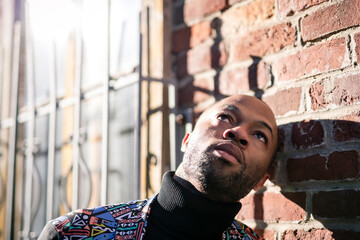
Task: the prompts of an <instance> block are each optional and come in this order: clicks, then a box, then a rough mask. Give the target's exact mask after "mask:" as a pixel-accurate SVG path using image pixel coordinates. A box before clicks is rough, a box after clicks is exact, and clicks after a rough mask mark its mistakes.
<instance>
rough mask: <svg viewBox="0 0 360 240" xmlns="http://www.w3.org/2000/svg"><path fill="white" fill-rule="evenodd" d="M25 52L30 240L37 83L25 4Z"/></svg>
mask: <svg viewBox="0 0 360 240" xmlns="http://www.w3.org/2000/svg"><path fill="white" fill-rule="evenodd" d="M25 23H26V27H25V44H26V46H25V51H26V68H25V69H26V82H27V95H28V104H27V105H28V109H29V113H30V114H29V120H28V127H27V141H26V151H25V159H26V175H25V204H24V205H25V206H24V228H23V234H24V238H25V239H28V238H29V234H30V231H31V214H32V212H31V206H32V196H33V191H32V189H33V182H32V180H33V177H32V176H33V169H34V138H35V86H34V85H35V82H34V61H33V46H32V37H31V26H30V23H29V5H28V4H25Z"/></svg>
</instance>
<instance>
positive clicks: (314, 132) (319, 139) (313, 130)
mask: <svg viewBox="0 0 360 240" xmlns="http://www.w3.org/2000/svg"><path fill="white" fill-rule="evenodd" d="M323 142H324V129H323V126H322V125H321V123H320V122H319V121H313V120H310V121H302V122H300V123H295V124H293V127H292V133H291V143H292V145H293V146H294V147H295V148H297V149H299V148H305V149H306V148H309V147H313V146H319V145H320V144H322V143H323Z"/></svg>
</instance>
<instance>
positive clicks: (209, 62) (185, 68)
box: [176, 42, 228, 78]
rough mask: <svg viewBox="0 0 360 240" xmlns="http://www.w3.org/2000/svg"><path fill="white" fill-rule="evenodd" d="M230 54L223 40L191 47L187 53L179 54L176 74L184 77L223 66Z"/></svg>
mask: <svg viewBox="0 0 360 240" xmlns="http://www.w3.org/2000/svg"><path fill="white" fill-rule="evenodd" d="M227 58H228V54H227V51H226V48H225V44H224V43H223V42H220V43H215V44H213V45H210V46H209V45H200V46H197V47H195V48H192V49H190V50H189V51H188V52H187V53H186V54H184V53H183V52H182V53H180V54H178V56H177V59H176V76H177V77H178V78H183V77H185V76H186V75H193V74H196V73H200V72H203V71H207V70H210V69H217V68H219V67H221V66H223V65H224V64H225V63H226V61H227Z"/></svg>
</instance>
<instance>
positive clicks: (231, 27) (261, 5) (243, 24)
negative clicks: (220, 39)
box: [222, 0, 275, 36]
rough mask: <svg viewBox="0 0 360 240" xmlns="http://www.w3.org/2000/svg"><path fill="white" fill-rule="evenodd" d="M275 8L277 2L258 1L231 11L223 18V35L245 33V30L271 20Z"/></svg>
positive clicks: (273, 0)
mask: <svg viewBox="0 0 360 240" xmlns="http://www.w3.org/2000/svg"><path fill="white" fill-rule="evenodd" d="M230 4H231V3H230ZM274 8H275V0H256V1H252V2H250V3H249V4H247V5H242V6H239V7H236V8H231V9H229V10H228V11H226V12H225V13H224V14H223V16H222V20H223V24H222V32H223V35H224V36H227V35H228V34H231V33H236V32H238V31H243V30H244V28H245V29H246V28H248V27H250V26H253V25H255V24H257V23H261V22H264V21H266V20H267V19H271V18H272V16H274Z"/></svg>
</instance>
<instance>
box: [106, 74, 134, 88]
mask: <svg viewBox="0 0 360 240" xmlns="http://www.w3.org/2000/svg"><path fill="white" fill-rule="evenodd" d="M138 83H139V73H138V72H136V73H131V74H129V75H127V76H122V78H121V79H117V80H111V81H110V87H111V88H112V89H113V90H115V91H116V90H120V89H122V88H126V87H129V86H131V85H134V84H138Z"/></svg>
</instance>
